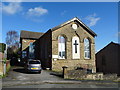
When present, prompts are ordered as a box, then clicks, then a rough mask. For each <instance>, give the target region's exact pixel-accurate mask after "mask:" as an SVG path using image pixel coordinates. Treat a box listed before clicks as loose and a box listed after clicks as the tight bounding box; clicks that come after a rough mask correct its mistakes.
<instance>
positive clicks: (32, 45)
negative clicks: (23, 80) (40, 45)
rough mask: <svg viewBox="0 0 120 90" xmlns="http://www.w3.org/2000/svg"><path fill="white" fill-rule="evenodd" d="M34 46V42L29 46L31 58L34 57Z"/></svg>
mask: <svg viewBox="0 0 120 90" xmlns="http://www.w3.org/2000/svg"><path fill="white" fill-rule="evenodd" d="M34 47H35V45H34V44H33V42H31V43H30V46H29V58H30V59H34V56H35V55H34V51H35V50H34Z"/></svg>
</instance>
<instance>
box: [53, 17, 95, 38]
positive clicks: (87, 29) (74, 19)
mask: <svg viewBox="0 0 120 90" xmlns="http://www.w3.org/2000/svg"><path fill="white" fill-rule="evenodd" d="M75 21H77V22H78V23H79V24H80V25H81V26H82V27H83V28H85V30H86V31H88V32H89V33H90V34H92V35H93V36H97V34H96V33H94V32H93V31H92V30H91V29H90V28H89V27H88V26H86V25H85V24H84V23H83V22H82V21H81V20H80V19H78V18H77V17H75V18H73V19H71V20H69V21H67V22H65V23H63V24H60V25H58V26H56V27H54V28H52V29H51V30H52V31H54V30H57V29H59V28H61V27H63V26H65V25H67V24H69V23H71V22H75Z"/></svg>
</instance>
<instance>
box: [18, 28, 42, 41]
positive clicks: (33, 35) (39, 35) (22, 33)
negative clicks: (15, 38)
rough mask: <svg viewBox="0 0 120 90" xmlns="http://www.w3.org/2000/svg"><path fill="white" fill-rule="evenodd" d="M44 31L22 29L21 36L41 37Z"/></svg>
mask: <svg viewBox="0 0 120 90" xmlns="http://www.w3.org/2000/svg"><path fill="white" fill-rule="evenodd" d="M43 34H44V33H41V32H31V31H25V30H21V33H20V38H24V39H39V38H40V37H41V36H42V35H43Z"/></svg>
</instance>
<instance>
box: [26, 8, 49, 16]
mask: <svg viewBox="0 0 120 90" xmlns="http://www.w3.org/2000/svg"><path fill="white" fill-rule="evenodd" d="M47 13H48V10H47V9H44V8H42V7H35V8H30V9H29V10H28V11H27V15H29V16H41V15H44V14H47Z"/></svg>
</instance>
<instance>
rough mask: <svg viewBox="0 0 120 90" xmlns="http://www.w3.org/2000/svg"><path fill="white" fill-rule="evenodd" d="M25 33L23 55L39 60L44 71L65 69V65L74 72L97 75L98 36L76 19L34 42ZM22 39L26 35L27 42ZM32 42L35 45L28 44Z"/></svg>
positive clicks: (41, 35) (38, 37)
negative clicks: (76, 70) (76, 69)
mask: <svg viewBox="0 0 120 90" xmlns="http://www.w3.org/2000/svg"><path fill="white" fill-rule="evenodd" d="M22 32H23V31H22ZM26 32H27V31H26ZM33 33H34V32H33ZM23 34H24V33H21V50H22V56H26V57H27V58H34V59H38V60H40V61H41V63H42V68H50V69H52V70H62V67H63V66H67V67H70V68H71V69H74V68H76V67H82V68H86V69H91V70H92V72H93V73H95V72H96V64H95V36H97V35H96V34H95V33H94V32H93V31H92V30H91V29H90V28H89V27H87V26H86V25H85V24H84V23H83V22H82V21H81V20H79V19H78V18H77V17H75V18H73V19H71V20H69V21H67V22H65V23H63V24H61V25H59V26H56V27H54V28H51V29H49V30H48V31H47V32H46V33H44V34H43V33H39V34H37V35H38V36H37V39H36V38H32V39H31V36H30V35H29V36H28V35H27V33H26V35H23ZM31 34H32V32H31ZM34 35H35V34H34ZM23 36H26V38H27V40H26V41H25V40H24V38H23ZM35 36H36V35H35ZM32 37H33V35H32ZM23 40H24V42H23ZM30 40H32V41H33V42H29V41H30ZM26 44H27V45H26ZM23 46H24V49H23ZM25 46H26V47H25ZM27 48H28V49H27ZM26 49H27V52H25V51H26ZM21 58H22V59H24V57H21Z"/></svg>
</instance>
